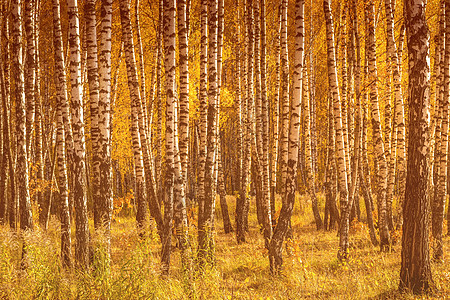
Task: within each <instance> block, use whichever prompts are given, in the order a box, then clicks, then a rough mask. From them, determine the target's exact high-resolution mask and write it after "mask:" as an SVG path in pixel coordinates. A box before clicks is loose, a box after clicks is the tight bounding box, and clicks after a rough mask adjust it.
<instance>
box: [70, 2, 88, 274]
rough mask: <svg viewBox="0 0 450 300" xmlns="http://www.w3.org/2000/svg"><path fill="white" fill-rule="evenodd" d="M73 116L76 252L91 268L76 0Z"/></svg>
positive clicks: (72, 33) (72, 5) (72, 34)
mask: <svg viewBox="0 0 450 300" xmlns="http://www.w3.org/2000/svg"><path fill="white" fill-rule="evenodd" d="M68 16H69V48H70V83H71V87H72V89H71V95H72V97H71V112H72V127H73V145H74V152H73V163H74V174H73V176H74V186H73V188H74V205H75V224H76V238H77V243H76V251H75V257H76V261H77V263H78V265H79V266H80V267H81V268H83V269H87V268H88V266H89V251H88V244H89V224H88V216H87V197H86V165H85V162H86V143H85V135H84V118H83V114H84V112H83V99H82V92H83V90H82V85H81V54H80V27H79V17H78V3H77V0H69V1H68Z"/></svg>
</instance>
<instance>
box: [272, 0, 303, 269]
mask: <svg viewBox="0 0 450 300" xmlns="http://www.w3.org/2000/svg"><path fill="white" fill-rule="evenodd" d="M282 5H283V14H284V15H285V16H286V15H287V1H283V2H282ZM303 15H304V1H303V0H297V1H296V2H295V37H296V38H295V52H294V86H293V88H294V91H293V97H292V103H291V114H290V115H291V118H290V127H289V155H288V158H289V159H288V174H287V175H288V176H287V178H286V194H285V197H286V200H284V201H283V205H282V207H281V212H280V217H279V218H278V222H277V226H276V227H275V231H274V233H273V236H272V239H271V240H270V245H269V263H270V270H271V272H272V274H279V272H280V271H281V267H282V264H283V258H282V252H281V251H282V246H283V242H284V238H285V236H286V234H287V232H288V230H289V224H290V220H291V216H292V211H293V209H294V202H295V181H296V178H297V176H296V174H297V160H298V149H299V135H300V106H301V86H302V78H301V72H302V67H303V66H302V64H303V43H304V28H303V24H304V20H303ZM288 115H289V112H288Z"/></svg>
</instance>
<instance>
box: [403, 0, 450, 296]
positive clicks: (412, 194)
mask: <svg viewBox="0 0 450 300" xmlns="http://www.w3.org/2000/svg"><path fill="white" fill-rule="evenodd" d="M404 3H405V23H406V36H407V45H408V61H409V63H408V66H409V68H408V73H409V84H408V87H409V88H408V99H409V139H408V160H407V164H408V166H407V170H408V171H407V175H406V190H405V201H404V203H403V217H404V223H403V235H402V253H401V257H402V263H401V269H400V285H399V289H400V291H411V292H413V293H415V294H420V293H423V292H429V291H431V290H432V289H433V288H434V282H433V279H432V275H431V265H430V255H429V244H428V235H429V232H428V230H429V229H428V225H429V217H428V210H429V196H428V191H427V181H428V164H427V154H428V151H429V150H428V143H429V126H430V110H429V106H430V99H429V97H430V96H429V89H430V65H429V52H428V51H429V30H428V26H427V21H426V16H425V8H426V4H427V1H423V0H405V1H404ZM447 3H448V1H446V4H447Z"/></svg>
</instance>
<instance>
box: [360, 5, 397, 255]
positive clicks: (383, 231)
mask: <svg viewBox="0 0 450 300" xmlns="http://www.w3.org/2000/svg"><path fill="white" fill-rule="evenodd" d="M365 13H366V21H367V28H368V29H367V32H368V42H367V43H368V63H369V84H370V102H371V115H372V119H371V122H372V141H373V145H374V152H375V156H376V159H377V162H378V164H379V168H380V170H379V172H378V173H377V184H378V185H379V186H378V187H377V190H378V193H377V203H378V211H379V216H378V220H379V221H378V223H379V227H380V249H381V251H388V250H389V248H390V244H391V242H390V237H389V230H388V226H387V222H386V189H387V175H388V174H387V162H386V154H385V148H384V141H383V135H382V131H381V122H380V113H379V104H378V87H377V80H376V78H377V65H376V53H375V51H376V49H375V27H374V23H375V19H374V18H375V6H374V3H373V0H368V1H367V2H366V11H365Z"/></svg>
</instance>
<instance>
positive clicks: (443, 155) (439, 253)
mask: <svg viewBox="0 0 450 300" xmlns="http://www.w3.org/2000/svg"><path fill="white" fill-rule="evenodd" d="M445 24H446V25H445V35H446V37H445V52H444V70H443V71H444V74H443V75H444V76H443V82H442V83H441V84H442V85H443V86H444V93H443V95H442V98H441V106H442V108H441V110H442V111H441V118H440V119H441V122H442V123H441V128H440V129H441V130H440V138H439V145H437V147H439V154H440V155H439V156H440V157H439V158H436V159H438V160H439V171H438V172H439V175H438V181H437V187H436V190H437V193H436V197H435V198H434V201H433V206H432V207H433V209H432V213H433V214H432V234H433V237H434V238H435V241H436V246H435V249H434V253H433V257H434V259H436V260H438V261H439V260H442V259H443V256H444V250H443V241H442V231H443V222H444V213H445V200H446V195H447V189H446V185H447V155H448V153H447V152H448V125H449V124H448V118H449V111H448V110H449V96H450V67H449V64H450V38H449V37H450V1H448V0H447V1H445Z"/></svg>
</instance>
